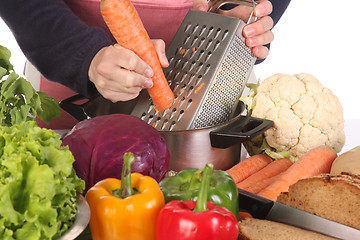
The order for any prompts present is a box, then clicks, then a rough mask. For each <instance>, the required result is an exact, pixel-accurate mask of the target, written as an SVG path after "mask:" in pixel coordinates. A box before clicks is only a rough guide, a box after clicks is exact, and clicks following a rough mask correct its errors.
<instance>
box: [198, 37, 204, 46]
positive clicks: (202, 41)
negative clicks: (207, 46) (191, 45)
mask: <svg viewBox="0 0 360 240" xmlns="http://www.w3.org/2000/svg"><path fill="white" fill-rule="evenodd" d="M204 42H205V38H204V37H203V38H201V39H200V41H199V45H198V47H201V46H202V45H203V43H204Z"/></svg>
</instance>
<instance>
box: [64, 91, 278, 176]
mask: <svg viewBox="0 0 360 240" xmlns="http://www.w3.org/2000/svg"><path fill="white" fill-rule="evenodd" d="M84 99H85V98H84V97H82V96H81V95H75V96H73V97H70V98H68V99H65V100H64V101H62V102H61V103H60V106H61V107H62V108H63V109H64V110H65V111H67V112H68V113H69V114H70V115H72V116H73V117H74V118H75V119H77V120H78V121H81V120H84V119H87V118H93V117H96V116H100V115H107V114H115V113H121V114H130V113H131V111H132V109H133V107H134V106H135V105H136V103H137V100H138V99H134V100H131V101H127V102H118V103H112V102H111V101H109V100H107V99H104V98H103V97H97V98H94V99H92V100H86V102H85V103H83V102H82V103H77V102H79V101H81V100H84ZM243 109H244V108H243V104H242V103H241V102H240V103H239V106H238V110H237V111H236V114H235V117H234V118H232V119H231V120H230V121H228V122H226V123H224V124H220V125H217V126H212V127H207V128H201V129H193V130H184V131H160V133H161V134H162V135H163V136H164V138H165V140H166V144H167V146H168V149H169V151H170V166H169V170H175V171H179V170H181V169H184V168H188V167H194V168H202V167H204V165H205V163H209V162H211V163H213V164H214V168H215V169H222V170H225V169H228V168H230V167H232V166H233V165H234V164H236V163H237V162H239V160H240V143H243V142H246V141H248V140H250V139H252V138H254V137H256V136H258V135H260V134H261V133H263V132H264V131H266V130H267V129H269V128H270V127H272V126H273V122H272V121H270V120H265V119H258V118H253V117H248V116H242V115H241V112H242V111H243Z"/></svg>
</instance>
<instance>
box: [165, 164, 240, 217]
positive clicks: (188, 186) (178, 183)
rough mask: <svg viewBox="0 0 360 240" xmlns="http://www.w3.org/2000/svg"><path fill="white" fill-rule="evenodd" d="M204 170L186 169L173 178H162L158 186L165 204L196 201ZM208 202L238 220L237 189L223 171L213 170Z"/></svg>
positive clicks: (231, 179)
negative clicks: (174, 201) (173, 201)
mask: <svg viewBox="0 0 360 240" xmlns="http://www.w3.org/2000/svg"><path fill="white" fill-rule="evenodd" d="M203 171H204V169H197V168H187V169H183V170H181V171H179V172H178V173H177V174H176V175H175V176H173V177H166V178H163V179H162V180H161V181H160V183H159V185H160V188H161V190H162V192H163V193H164V196H165V202H166V203H167V202H170V201H172V200H182V201H185V200H193V201H197V197H198V194H199V189H200V185H201V178H202V175H203ZM207 200H208V201H211V202H214V203H215V204H216V205H218V206H221V207H225V208H227V209H229V210H230V211H231V212H232V213H234V215H235V216H236V218H237V219H239V197H238V189H237V187H236V184H235V182H234V180H233V178H232V177H231V176H230V175H229V174H228V173H227V172H225V171H222V170H214V171H213V173H212V175H211V179H210V188H209V192H208V198H207Z"/></svg>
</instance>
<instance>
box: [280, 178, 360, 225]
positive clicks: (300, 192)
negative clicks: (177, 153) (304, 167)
mask: <svg viewBox="0 0 360 240" xmlns="http://www.w3.org/2000/svg"><path fill="white" fill-rule="evenodd" d="M277 201H278V202H280V203H283V204H286V205H288V206H291V207H295V208H298V209H300V210H303V211H306V212H309V213H312V214H315V215H318V216H320V217H323V218H327V219H329V220H332V221H335V222H339V223H342V224H344V225H347V226H350V227H353V228H356V229H359V230H360V211H359V209H360V176H359V175H354V174H350V173H341V174H340V175H335V176H332V175H330V174H321V175H318V176H315V177H311V178H306V179H301V180H299V181H298V182H297V183H295V184H293V185H291V186H290V188H289V191H288V192H283V193H281V194H280V195H279V196H278V198H277Z"/></svg>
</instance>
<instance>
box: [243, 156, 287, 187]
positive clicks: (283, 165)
mask: <svg viewBox="0 0 360 240" xmlns="http://www.w3.org/2000/svg"><path fill="white" fill-rule="evenodd" d="M291 165H292V162H291V161H290V160H289V159H286V158H282V159H277V160H275V161H273V162H271V163H269V164H268V165H267V166H265V167H264V168H263V169H261V170H259V171H258V172H256V173H254V174H252V175H251V176H249V177H248V178H246V179H245V180H243V181H241V182H239V183H237V184H236V185H237V187H238V188H240V189H244V190H247V189H248V188H250V187H251V186H253V185H256V184H257V188H261V185H263V184H265V183H266V184H269V181H265V180H266V179H269V178H272V177H274V176H276V175H278V174H279V173H281V172H283V171H285V170H286V169H288V168H289V167H290V166H291ZM247 191H248V190H247Z"/></svg>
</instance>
